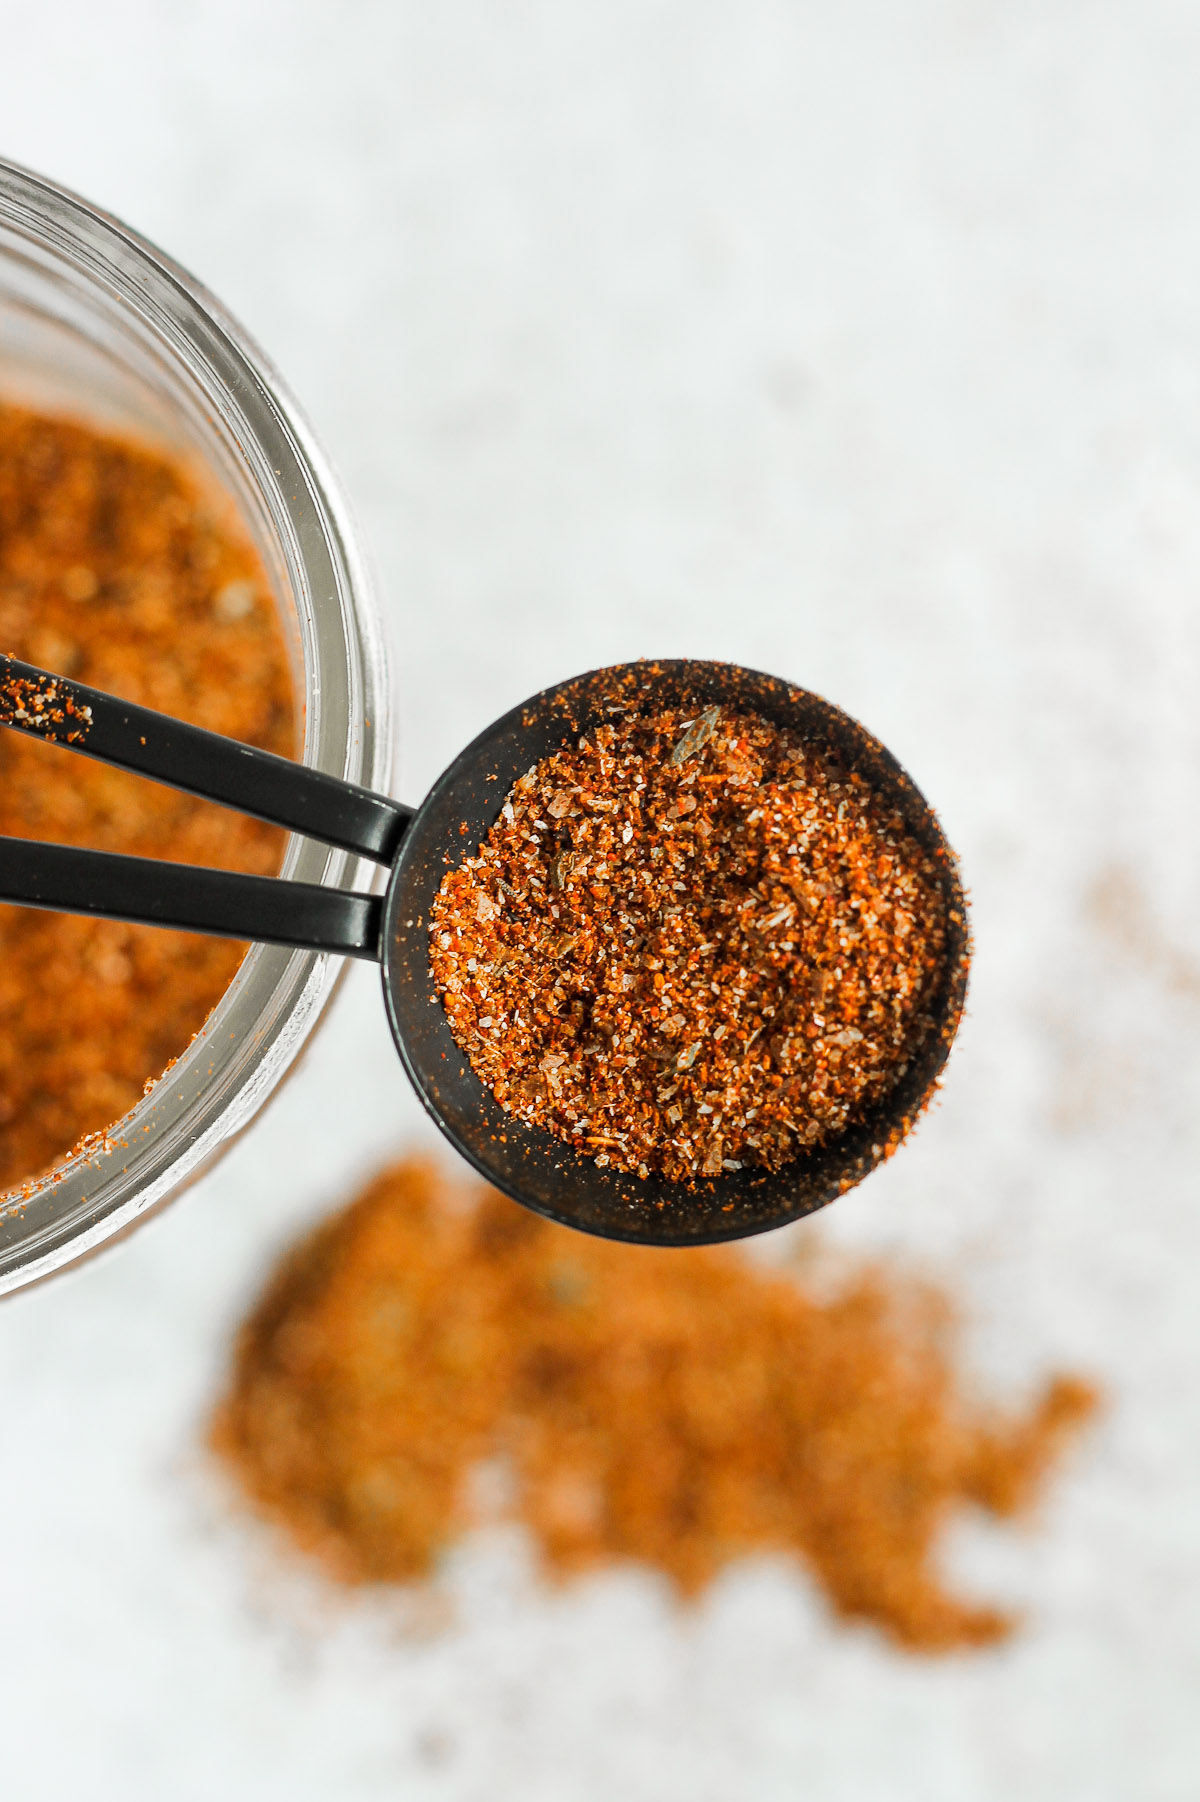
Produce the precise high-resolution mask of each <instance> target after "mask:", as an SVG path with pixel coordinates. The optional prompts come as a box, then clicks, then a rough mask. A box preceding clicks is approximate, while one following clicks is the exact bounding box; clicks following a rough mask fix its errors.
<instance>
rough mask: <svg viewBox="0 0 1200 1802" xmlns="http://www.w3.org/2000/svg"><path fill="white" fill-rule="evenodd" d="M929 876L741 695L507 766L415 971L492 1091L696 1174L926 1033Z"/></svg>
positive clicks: (828, 1111)
mask: <svg viewBox="0 0 1200 1802" xmlns="http://www.w3.org/2000/svg"><path fill="white" fill-rule="evenodd" d="M946 928H947V921H946V901H945V898H944V892H943V888H942V886H941V883H940V880H939V871H938V868H937V866H936V864H935V862H934V860H933V859H932V858H931V857H930V855H929V854H928V853H927V852H926V851H924V850H923V849H922V848H921V847H920V846H919V845H918V844H917V843H916V842H915V841H914V839H913V838H912V837H911V835H910V834H909V832H908V831H907V828H906V826H905V823H904V821H903V819H902V818H901V817H900V816H899V815H898V814H896V813H893V812H891V811H890V810H889V808H888V806H887V805H886V804H885V803H884V802H883V801H882V800H881V799H880V797H879V796H878V795H877V794H876V793H875V792H874V791H873V790H872V789H871V788H870V786H869V785H868V784H867V782H866V781H865V779H864V778H863V777H862V776H861V775H859V774H858V773H857V772H855V771H852V770H847V769H845V768H842V767H840V766H839V764H838V763H837V761H836V760H835V758H834V756H833V755H832V754H831V753H829V752H826V751H824V750H823V749H821V748H819V747H817V746H814V745H813V744H812V743H811V742H810V741H807V740H805V739H803V738H801V737H800V736H799V735H798V734H797V733H794V732H792V731H789V730H787V729H785V728H782V727H780V726H778V725H776V724H774V723H773V722H771V721H769V720H767V719H764V718H762V717H760V716H757V715H755V714H752V713H743V712H738V711H735V710H732V709H729V708H725V707H709V708H707V709H705V710H704V711H702V712H699V713H696V712H692V713H690V714H689V713H685V712H681V711H680V710H679V709H678V708H670V707H667V708H663V709H662V710H660V711H654V712H646V713H631V714H627V715H626V716H625V717H624V718H621V719H617V720H614V721H612V722H611V723H609V724H605V725H601V726H599V727H597V728H595V729H594V730H592V731H590V732H588V733H587V734H585V735H584V736H583V737H582V738H580V739H579V741H578V743H577V744H576V745H575V746H574V747H572V748H570V749H566V750H562V751H559V752H557V753H555V754H554V755H553V756H550V757H547V758H546V759H545V760H544V761H543V762H541V763H539V764H537V765H536V766H535V767H534V768H533V769H531V770H530V771H529V772H528V773H527V774H526V775H525V776H522V777H521V779H520V780H519V781H518V782H517V783H516V785H515V786H514V788H513V790H512V792H511V793H510V794H509V796H508V797H507V799H506V800H505V803H504V806H503V809H502V810H501V814H500V817H499V819H498V820H497V821H496V823H495V825H494V826H493V827H492V829H491V831H490V832H489V833H488V836H487V838H486V840H485V841H484V843H483V844H482V845H481V846H480V848H479V852H478V855H477V856H474V857H469V858H467V859H466V861H465V862H464V863H463V865H462V866H461V867H460V868H459V869H456V870H452V871H450V872H449V873H448V874H447V875H446V877H445V878H444V880H443V882H442V885H441V889H440V891H439V893H438V896H437V899H436V902H435V904H434V907H433V910H432V915H431V923H430V965H431V969H432V972H433V976H434V979H435V982H436V985H437V989H438V993H439V994H440V996H441V999H442V1001H443V1004H444V1006H445V1009H446V1012H447V1015H448V1017H449V1020H450V1025H451V1029H452V1031H453V1034H454V1037H455V1039H456V1041H457V1043H458V1044H459V1046H460V1047H461V1048H462V1050H463V1051H464V1052H465V1053H466V1054H467V1056H468V1057H469V1059H470V1061H471V1063H472V1065H473V1066H474V1068H475V1070H476V1072H477V1074H478V1075H479V1076H480V1077H481V1079H482V1080H483V1081H484V1082H485V1083H486V1084H487V1085H488V1087H489V1088H490V1089H491V1090H492V1092H493V1094H494V1095H495V1097H496V1099H497V1100H498V1101H499V1102H500V1103H501V1105H502V1106H503V1107H504V1108H506V1109H507V1110H508V1111H510V1112H511V1113H514V1114H516V1115H518V1116H519V1117H520V1118H521V1119H522V1120H524V1121H527V1122H529V1123H536V1124H537V1125H539V1126H542V1127H544V1128H545V1129H546V1130H547V1131H549V1132H551V1133H553V1134H554V1135H555V1136H556V1137H558V1138H560V1139H563V1140H565V1141H566V1142H567V1143H568V1144H571V1145H573V1146H575V1147H576V1148H577V1149H579V1150H580V1151H582V1152H583V1153H585V1155H588V1156H590V1157H593V1158H594V1159H595V1161H596V1163H597V1164H599V1165H605V1164H611V1165H614V1166H615V1167H617V1168H619V1169H621V1170H626V1171H632V1172H636V1173H637V1174H638V1175H639V1176H642V1177H646V1176H649V1175H655V1176H659V1177H663V1178H666V1179H667V1180H668V1181H683V1182H687V1181H692V1180H695V1179H697V1178H707V1177H713V1176H716V1175H718V1174H719V1173H720V1172H721V1171H723V1170H737V1169H740V1168H741V1167H742V1165H743V1164H756V1165H760V1166H763V1167H765V1168H767V1169H771V1170H774V1169H778V1168H779V1167H780V1166H781V1165H783V1164H786V1163H787V1162H788V1160H789V1159H790V1158H792V1157H794V1156H795V1155H796V1153H797V1152H799V1151H800V1150H801V1149H802V1148H804V1147H807V1146H816V1145H821V1144H824V1143H825V1142H826V1141H828V1140H830V1139H831V1138H834V1137H836V1136H837V1135H838V1134H839V1133H840V1132H841V1131H842V1130H843V1129H844V1128H845V1127H846V1125H847V1124H848V1123H849V1122H850V1121H851V1120H853V1119H854V1117H855V1116H856V1115H857V1114H859V1113H861V1111H862V1110H863V1109H865V1108H866V1107H868V1106H869V1105H871V1104H872V1103H873V1102H876V1101H878V1100H879V1099H880V1098H881V1097H883V1096H884V1095H885V1094H886V1093H887V1092H888V1091H889V1090H890V1089H891V1088H892V1087H893V1085H894V1084H895V1083H896V1082H897V1081H898V1080H899V1078H900V1077H901V1076H902V1075H903V1073H904V1071H905V1069H906V1068H907V1067H908V1062H909V1059H910V1058H911V1057H912V1055H913V1053H914V1051H915V1050H916V1049H917V1048H918V1047H919V1046H920V1045H921V1044H922V1043H923V1042H924V1041H925V1039H926V1037H927V1035H929V1034H930V1033H931V1032H933V1031H935V1030H936V1027H935V1022H934V1019H933V1014H932V1011H931V1010H932V1008H933V1007H934V1005H935V1002H936V998H937V994H938V989H939V983H940V978H941V976H942V973H943V962H944V956H945V951H946V943H947V930H946Z"/></svg>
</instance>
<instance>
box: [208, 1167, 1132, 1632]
mask: <svg viewBox="0 0 1200 1802" xmlns="http://www.w3.org/2000/svg"><path fill="white" fill-rule="evenodd" d="M1095 1401H1096V1397H1095V1393H1094V1391H1093V1390H1092V1388H1091V1387H1090V1386H1089V1385H1088V1384H1087V1383H1085V1382H1082V1381H1080V1380H1079V1379H1078V1378H1074V1377H1063V1376H1059V1377H1055V1378H1054V1379H1053V1380H1052V1381H1051V1382H1049V1383H1048V1384H1047V1385H1046V1386H1045V1388H1044V1390H1043V1392H1042V1394H1041V1396H1040V1398H1039V1399H1038V1400H1037V1401H1036V1402H1035V1403H1034V1405H1033V1406H1032V1407H1031V1408H1030V1409H1029V1410H1028V1411H1027V1412H1026V1413H1024V1414H1021V1415H1017V1414H1009V1413H1004V1412H1001V1411H999V1410H997V1409H995V1408H993V1407H988V1406H986V1405H982V1404H981V1403H980V1402H979V1401H978V1400H976V1399H974V1398H972V1397H971V1396H970V1394H969V1393H968V1391H967V1388H966V1386H965V1384H964V1381H963V1378H962V1376H961V1375H960V1372H959V1369H958V1368H957V1366H956V1361H955V1346H954V1333H953V1310H952V1308H951V1307H950V1304H949V1302H948V1300H947V1298H946V1297H945V1296H944V1295H942V1294H940V1293H939V1292H938V1291H937V1290H935V1289H933V1288H930V1287H922V1286H920V1285H917V1284H915V1283H913V1282H912V1281H911V1280H905V1279H902V1278H899V1277H897V1276H896V1275H895V1274H894V1273H889V1272H888V1271H887V1270H886V1269H884V1268H883V1267H879V1266H876V1267H869V1268H866V1269H863V1270H860V1271H859V1272H858V1274H857V1275H855V1276H854V1277H853V1278H852V1280H850V1281H849V1282H848V1284H847V1285H846V1286H845V1287H844V1288H843V1289H842V1290H841V1292H840V1293H837V1294H835V1295H833V1296H832V1297H831V1296H829V1295H828V1294H824V1293H817V1292H815V1291H814V1292H812V1293H810V1292H808V1291H806V1289H805V1288H804V1287H803V1285H802V1284H801V1283H800V1282H798V1281H797V1280H795V1279H794V1278H793V1277H791V1276H787V1275H782V1274H768V1273H765V1272H764V1271H763V1270H762V1269H761V1268H755V1266H753V1265H752V1264H750V1263H749V1262H748V1261H747V1260H745V1259H744V1258H743V1257H742V1256H740V1255H739V1254H738V1253H736V1252H734V1251H732V1250H728V1249H716V1250H707V1249H706V1250H697V1249H691V1250H686V1251H678V1250H669V1251H664V1250H651V1249H647V1248H644V1247H640V1246H639V1247H631V1246H624V1245H617V1244H612V1243H609V1242H607V1241H604V1240H600V1239H593V1238H588V1237H586V1236H584V1235H581V1234H578V1233H573V1232H571V1231H569V1230H568V1229H566V1228H564V1227H560V1226H556V1225H553V1224H551V1223H549V1222H547V1221H544V1220H542V1219H540V1218H538V1217H537V1216H535V1215H533V1214H531V1213H528V1212H526V1211H525V1210H524V1209H522V1208H520V1207H518V1206H517V1205H516V1204H515V1203H514V1202H510V1201H508V1200H507V1199H505V1198H504V1197H502V1196H500V1195H498V1194H496V1193H495V1192H493V1191H490V1190H483V1189H476V1190H475V1191H474V1192H473V1193H470V1194H467V1193H464V1192H463V1191H461V1190H459V1189H458V1188H456V1187H455V1186H454V1185H453V1184H452V1183H451V1182H450V1181H449V1179H447V1178H445V1177H444V1176H441V1175H439V1174H438V1172H437V1171H436V1170H435V1169H434V1168H433V1167H431V1166H428V1165H425V1164H421V1163H417V1162H401V1163H398V1164H396V1165H394V1166H393V1167H392V1168H391V1169H389V1170H386V1171H385V1172H383V1174H382V1175H381V1176H379V1177H378V1179H377V1180H376V1181H375V1182H373V1183H372V1184H371V1185H370V1186H369V1187H368V1188H366V1189H365V1191H364V1192H363V1193H362V1194H361V1195H360V1196H359V1197H358V1199H357V1200H356V1201H354V1202H353V1203H352V1204H351V1205H350V1206H349V1207H348V1208H346V1209H345V1210H344V1212H342V1213H340V1214H338V1215H335V1216H334V1217H333V1218H332V1219H331V1220H330V1221H329V1222H328V1223H327V1224H325V1225H324V1226H322V1227H320V1228H319V1229H318V1230H317V1231H316V1232H315V1233H314V1234H313V1235H312V1236H311V1237H310V1238H308V1239H307V1240H305V1241H304V1242H302V1243H301V1244H300V1245H298V1246H297V1247H296V1248H295V1249H294V1250H293V1251H292V1252H291V1253H290V1255H288V1256H287V1257H286V1258H285V1259H284V1260H283V1262H282V1263H281V1265H280V1266H279V1268H278V1270H277V1271H276V1273H275V1275H274V1276H273V1278H272V1279H271V1281H270V1282H269V1283H268V1285H267V1287H266V1289H265V1291H264V1293H263V1295H262V1297H261V1299H260V1300H259V1302H258V1304H257V1306H256V1307H255V1309H254V1311H253V1312H252V1314H251V1315H250V1317H249V1319H248V1320H247V1321H246V1323H245V1325H244V1326H243V1327H242V1329H241V1332H240V1334H239V1337H238V1340H237V1346H236V1351H235V1355H234V1361H233V1371H232V1377H231V1381H230V1384H229V1389H228V1393H227V1394H226V1396H225V1398H224V1400H223V1401H222V1403H221V1405H220V1407H219V1410H218V1413H217V1415H216V1418H215V1422H214V1425H213V1429H212V1443H213V1445H214V1446H215V1448H216V1449H217V1451H218V1452H219V1453H220V1455H221V1457H222V1458H223V1459H224V1460H225V1462H226V1464H227V1465H228V1466H229V1467H230V1468H231V1470H232V1471H233V1473H234V1474H235V1476H236V1478H237V1480H238V1482H239V1484H240V1485H241V1487H242V1489H243V1491H244V1492H245V1494H246V1495H247V1496H248V1497H249V1499H250V1500H251V1501H252V1502H253V1503H254V1504H255V1505H256V1506H257V1507H258V1508H259V1509H260V1510H262V1511H263V1512H264V1513H265V1514H266V1515H268V1516H269V1517H270V1518H272V1519H273V1520H275V1521H276V1522H277V1523H279V1525H281V1526H282V1527H283V1528H284V1529H286V1531H287V1532H288V1533H289V1534H290V1536H291V1538H292V1540H293V1541H294V1542H295V1543H296V1544H297V1545H298V1546H300V1547H301V1548H303V1549H304V1550H305V1551H306V1552H308V1553H311V1554H313V1555H315V1556H316V1557H317V1558H318V1559H320V1560H321V1561H322V1562H323V1563H324V1565H325V1566H326V1568H327V1569H328V1570H329V1571H330V1572H331V1573H332V1574H333V1575H334V1576H335V1577H336V1578H338V1579H340V1580H343V1581H345V1582H348V1583H367V1582H406V1581H409V1580H411V1579H415V1578H422V1577H427V1576H429V1575H430V1574H431V1572H433V1570H434V1569H435V1566H436V1562H437V1559H438V1557H439V1555H440V1554H441V1553H442V1552H443V1551H444V1550H445V1549H446V1547H447V1546H448V1545H450V1544H451V1543H453V1541H454V1540H455V1538H456V1537H457V1536H459V1535H460V1534H461V1533H462V1532H464V1531H465V1530H466V1529H467V1528H468V1527H469V1526H470V1525H471V1523H472V1519H473V1510H472V1492H473V1489H474V1490H475V1491H476V1492H477V1491H478V1488H479V1484H478V1477H479V1474H480V1472H481V1471H482V1472H484V1473H486V1472H488V1471H490V1472H492V1474H493V1475H494V1474H495V1473H496V1472H497V1471H500V1472H501V1473H502V1474H503V1475H504V1478H505V1482H506V1484H507V1486H508V1487H509V1488H510V1489H511V1491H512V1494H513V1496H514V1500H513V1504H512V1511H513V1513H514V1514H515V1515H516V1517H517V1518H519V1519H520V1520H522V1521H524V1522H525V1523H526V1525H527V1526H528V1527H529V1529H530V1530H531V1531H532V1533H533V1535H534V1537H535V1540H536V1543H537V1545H538V1547H539V1549H540V1553H541V1556H542V1560H543V1562H544V1566H545V1568H546V1570H547V1571H548V1573H549V1574H551V1575H552V1576H555V1577H566V1576H569V1575H571V1574H573V1573H576V1572H580V1571H584V1570H588V1569H591V1568H594V1567H597V1566H601V1565H605V1564H608V1563H611V1562H613V1561H614V1560H619V1559H637V1560H641V1561H643V1562H645V1563H647V1564H650V1565H652V1566H655V1567H656V1568H658V1569H659V1570H661V1571H663V1572H665V1573H666V1575H667V1576H668V1577H669V1578H670V1579H671V1580H672V1581H673V1583H674V1584H675V1585H676V1586H677V1588H678V1589H679V1591H681V1592H682V1593H683V1594H685V1595H693V1594H695V1593H697V1592H698V1591H700V1590H702V1589H703V1587H704V1585H705V1584H707V1583H708V1582H709V1581H711V1579H712V1578H713V1577H715V1576H716V1575H717V1573H718V1572H719V1571H720V1570H721V1569H722V1568H724V1567H725V1566H726V1565H727V1564H729V1563H730V1562H731V1561H733V1560H734V1559H737V1558H739V1557H741V1556H743V1555H745V1554H747V1553H752V1552H759V1553H763V1552H783V1553H793V1554H795V1555H796V1556H798V1557H799V1558H800V1559H801V1560H802V1561H803V1562H804V1564H805V1565H806V1566H807V1568H808V1570H809V1571H810V1573H811V1574H812V1576H813V1577H814V1578H815V1580H816V1581H817V1583H818V1584H819V1585H820V1587H821V1589H822V1590H823V1592H824V1594H825V1595H826V1597H827V1598H828V1600H829V1602H830V1604H831V1606H832V1607H833V1609H834V1610H835V1611H836V1613H837V1614H839V1615H841V1616H844V1617H847V1618H860V1619H865V1620H869V1621H873V1622H875V1623H876V1624H877V1625H878V1626H879V1627H880V1628H882V1629H883V1630H884V1631H885V1632H886V1633H887V1634H889V1635H890V1637H891V1638H892V1639H893V1640H895V1641H897V1642H898V1643H900V1644H902V1645H905V1646H908V1647H911V1648H914V1649H920V1650H924V1651H939V1650H944V1649H949V1648H952V1647H956V1646H971V1645H982V1644H986V1643H988V1642H990V1641H993V1640H997V1639H1000V1638H1002V1637H1003V1636H1004V1635H1005V1634H1007V1633H1008V1632H1009V1631H1010V1630H1011V1628H1012V1627H1013V1625H1014V1620H1013V1617H1012V1616H1011V1615H1010V1614H1007V1613H1005V1612H1004V1611H1003V1610H1000V1609H997V1608H994V1607H989V1606H986V1605H982V1604H980V1603H978V1602H974V1601H971V1600H968V1599H966V1598H964V1597H962V1596H959V1595H957V1594H955V1593H954V1592H953V1591H952V1590H951V1589H950V1588H948V1587H947V1586H946V1584H945V1583H944V1582H943V1581H942V1580H941V1579H940V1577H939V1575H938V1573H937V1568H936V1565H937V1553H938V1546H939V1538H940V1535H941V1533H942V1531H943V1529H944V1528H945V1527H946V1526H947V1525H948V1524H949V1523H950V1521H951V1520H952V1519H953V1517H954V1515H955V1513H956V1512H957V1511H959V1510H960V1509H962V1508H963V1507H964V1506H966V1505H969V1504H976V1505H978V1506H980V1507H982V1508H984V1509H987V1510H988V1511H990V1512H991V1513H993V1514H996V1515H1002V1516H1011V1515H1015V1514H1018V1513H1020V1512H1022V1511H1023V1510H1025V1509H1027V1508H1028V1507H1029V1506H1030V1505H1031V1504H1032V1503H1033V1502H1034V1501H1035V1500H1036V1499H1037V1496H1038V1494H1039V1492H1040V1490H1041V1488H1042V1486H1043V1484H1044V1482H1045V1479H1046V1477H1047V1475H1048V1474H1049V1472H1050V1469H1051V1467H1052V1465H1053V1463H1054V1461H1055V1459H1056V1458H1057V1456H1058V1455H1059V1453H1060V1451H1061V1449H1062V1447H1063V1445H1064V1443H1065V1441H1066V1440H1067V1439H1068V1438H1069V1437H1070V1435H1071V1434H1072V1433H1073V1432H1074V1431H1075V1430H1076V1428H1077V1427H1078V1426H1079V1424H1080V1422H1081V1421H1083V1420H1084V1419H1086V1418H1087V1416H1088V1415H1089V1414H1090V1413H1091V1411H1092V1409H1093V1408H1094V1406H1095Z"/></svg>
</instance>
